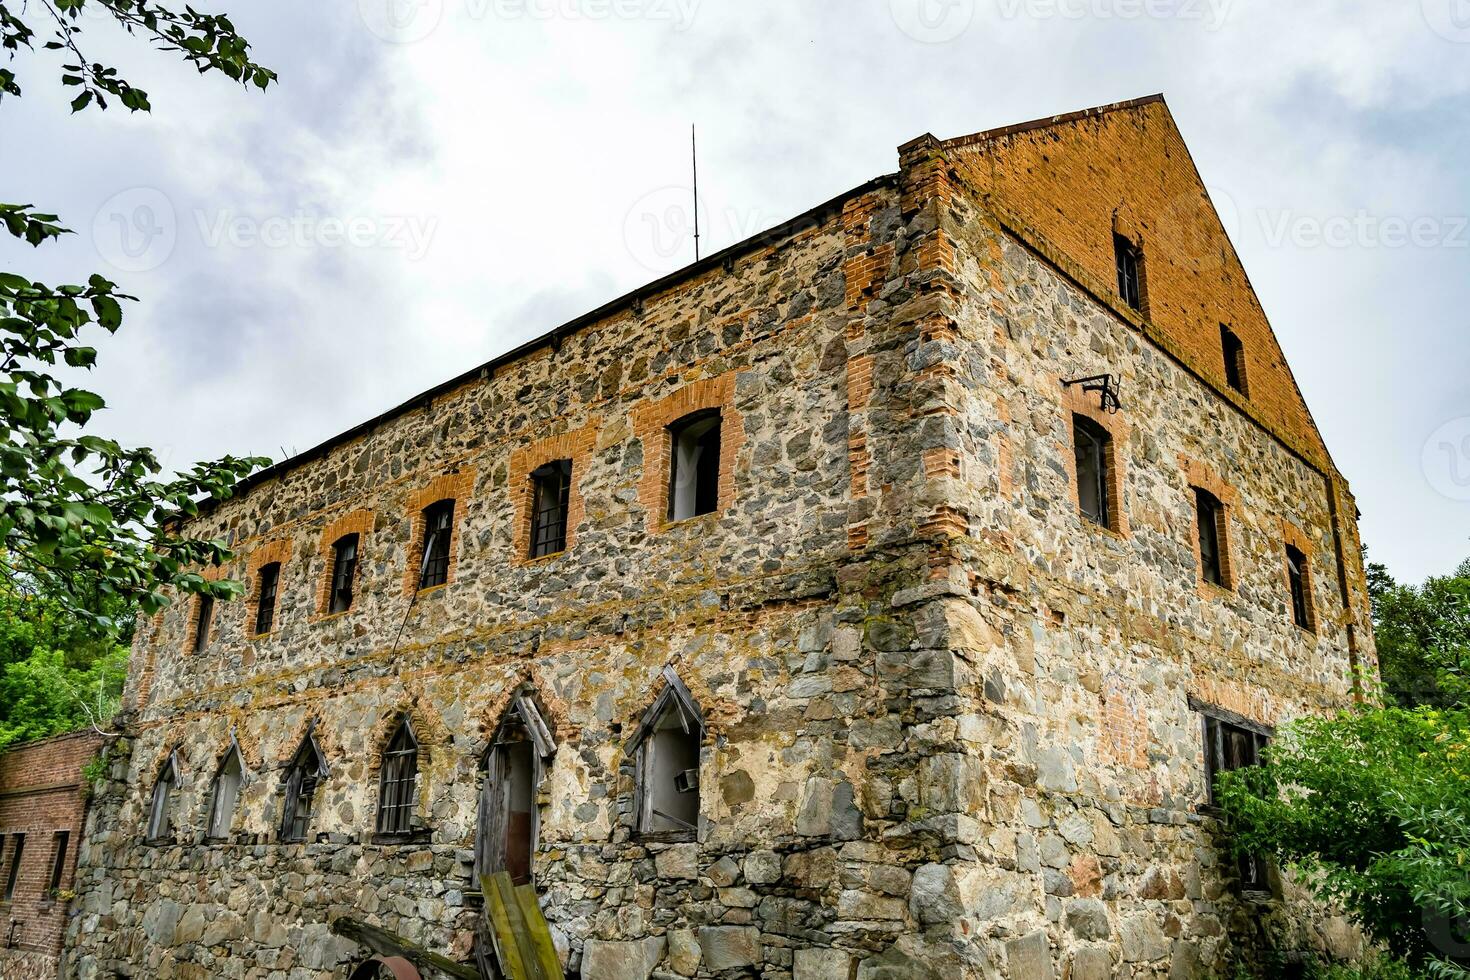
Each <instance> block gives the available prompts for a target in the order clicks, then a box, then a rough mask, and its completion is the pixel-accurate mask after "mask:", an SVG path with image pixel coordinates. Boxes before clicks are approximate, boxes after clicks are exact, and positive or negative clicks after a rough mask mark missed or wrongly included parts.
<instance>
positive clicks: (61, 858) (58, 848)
mask: <svg viewBox="0 0 1470 980" xmlns="http://www.w3.org/2000/svg"><path fill="white" fill-rule="evenodd" d="M52 839H53V841H54V842H55V847H54V848H53V850H52V857H51V881H50V884H48V885H47V886H46V887H47V890H49V891H52V892H56V891H60V890H61V879H62V878H63V877H65V876H66V850H67V845H69V844H70V843H71V831H68V830H58V831H57V832H56V833H55V834H53V835H52Z"/></svg>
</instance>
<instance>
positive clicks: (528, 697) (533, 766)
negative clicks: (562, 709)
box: [475, 690, 556, 885]
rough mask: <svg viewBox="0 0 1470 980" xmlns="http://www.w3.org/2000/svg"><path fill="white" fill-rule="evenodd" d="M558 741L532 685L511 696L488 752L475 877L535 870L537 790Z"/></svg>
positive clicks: (519, 878)
mask: <svg viewBox="0 0 1470 980" xmlns="http://www.w3.org/2000/svg"><path fill="white" fill-rule="evenodd" d="M555 752H556V742H555V740H554V738H553V736H552V732H551V728H550V726H549V725H547V723H546V720H545V717H544V716H543V715H542V713H541V709H540V708H538V707H537V706H536V701H535V698H534V696H533V695H532V693H531V692H530V691H529V690H524V691H521V692H519V693H518V694H516V696H515V697H514V698H512V699H511V704H510V707H509V709H507V711H506V713H505V718H504V719H502V720H501V723H500V726H499V727H498V728H497V729H496V732H495V736H494V738H492V739H491V742H490V747H489V749H488V750H487V751H486V753H485V776H484V781H483V783H482V784H481V786H480V808H479V810H480V812H479V823H478V826H477V829H476V833H475V879H476V881H478V880H479V878H480V876H481V875H487V874H494V873H495V872H497V871H504V872H506V873H507V874H509V875H510V878H511V881H512V882H514V883H515V884H517V885H524V884H526V883H528V882H530V881H531V880H532V878H533V877H534V873H535V855H536V839H537V832H538V829H539V820H540V816H539V810H538V808H537V805H536V796H537V793H538V791H539V788H540V785H541V779H542V776H543V774H544V773H545V770H546V767H547V766H548V765H549V764H550V760H551V757H552V756H553V754H554V753H555Z"/></svg>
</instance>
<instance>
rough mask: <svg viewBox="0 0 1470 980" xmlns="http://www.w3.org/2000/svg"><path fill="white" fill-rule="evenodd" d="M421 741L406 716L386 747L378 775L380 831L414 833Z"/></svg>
mask: <svg viewBox="0 0 1470 980" xmlns="http://www.w3.org/2000/svg"><path fill="white" fill-rule="evenodd" d="M418 786H419V740H418V737H417V736H415V735H414V731H413V723H412V722H410V721H409V720H408V717H407V716H406V715H405V716H404V717H403V718H402V719H401V720H400V721H399V723H398V727H397V728H396V729H395V730H394V732H393V736H392V737H391V738H390V739H389V740H388V745H387V747H386V748H384V749H383V765H382V768H381V769H380V770H379V774H378V833H379V834H381V835H383V836H387V837H407V836H408V835H409V834H411V833H413V815H414V809H415V807H416V806H417V805H418V795H419V793H418Z"/></svg>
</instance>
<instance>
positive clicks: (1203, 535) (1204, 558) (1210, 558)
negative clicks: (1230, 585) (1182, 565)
mask: <svg viewBox="0 0 1470 980" xmlns="http://www.w3.org/2000/svg"><path fill="white" fill-rule="evenodd" d="M1194 507H1195V523H1196V524H1198V525H1199V563H1200V576H1201V577H1202V578H1203V579H1204V580H1205V581H1206V582H1209V583H1210V584H1212V585H1221V586H1223V585H1224V584H1225V574H1224V572H1225V566H1224V558H1223V556H1222V555H1221V553H1220V532H1221V530H1222V525H1223V524H1224V523H1225V522H1224V515H1225V506H1224V505H1223V504H1221V503H1220V500H1219V498H1218V497H1216V496H1215V495H1214V494H1212V493H1210V492H1209V491H1208V490H1201V489H1200V488H1198V487H1196V488H1195V490H1194Z"/></svg>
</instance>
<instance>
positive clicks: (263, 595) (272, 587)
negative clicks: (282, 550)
mask: <svg viewBox="0 0 1470 980" xmlns="http://www.w3.org/2000/svg"><path fill="white" fill-rule="evenodd" d="M256 574H257V575H259V576H260V598H259V599H258V601H257V602H256V604H255V632H256V634H257V635H259V634H261V633H269V632H270V631H271V628H272V627H273V626H274V625H275V622H276V589H277V587H278V586H279V585H280V582H281V563H280V562H278V561H273V562H271V563H270V564H269V565H266V566H264V567H262V568H261V570H260V571H259V572H257V573H256Z"/></svg>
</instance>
